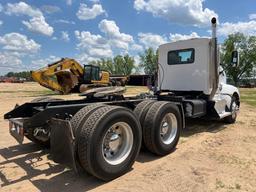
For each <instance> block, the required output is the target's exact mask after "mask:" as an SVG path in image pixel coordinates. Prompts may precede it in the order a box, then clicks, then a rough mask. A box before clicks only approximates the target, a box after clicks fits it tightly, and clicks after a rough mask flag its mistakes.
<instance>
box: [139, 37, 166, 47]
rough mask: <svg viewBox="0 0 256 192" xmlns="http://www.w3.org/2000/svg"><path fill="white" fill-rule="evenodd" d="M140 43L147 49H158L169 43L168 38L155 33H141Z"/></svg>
mask: <svg viewBox="0 0 256 192" xmlns="http://www.w3.org/2000/svg"><path fill="white" fill-rule="evenodd" d="M138 37H139V42H140V43H141V44H143V45H144V46H145V47H146V48H150V47H152V48H153V49H157V48H158V46H159V45H161V44H164V43H167V39H166V37H163V36H161V35H157V34H153V33H139V34H138Z"/></svg>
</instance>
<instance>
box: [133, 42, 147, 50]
mask: <svg viewBox="0 0 256 192" xmlns="http://www.w3.org/2000/svg"><path fill="white" fill-rule="evenodd" d="M131 49H132V50H134V51H138V52H142V51H143V50H144V48H143V46H142V45H139V44H136V43H134V44H132V46H131Z"/></svg>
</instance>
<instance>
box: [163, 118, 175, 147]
mask: <svg viewBox="0 0 256 192" xmlns="http://www.w3.org/2000/svg"><path fill="white" fill-rule="evenodd" d="M160 126H161V127H160V138H161V140H162V142H163V143H164V144H166V145H169V144H171V143H172V142H173V141H174V139H175V137H176V134H177V130H178V122H177V118H176V116H175V115H174V114H173V113H167V114H166V115H165V116H164V118H163V120H162V122H161V125H160Z"/></svg>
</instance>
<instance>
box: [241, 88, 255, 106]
mask: <svg viewBox="0 0 256 192" xmlns="http://www.w3.org/2000/svg"><path fill="white" fill-rule="evenodd" d="M240 94H241V101H242V102H245V103H247V104H249V105H252V106H256V89H255V88H242V89H240Z"/></svg>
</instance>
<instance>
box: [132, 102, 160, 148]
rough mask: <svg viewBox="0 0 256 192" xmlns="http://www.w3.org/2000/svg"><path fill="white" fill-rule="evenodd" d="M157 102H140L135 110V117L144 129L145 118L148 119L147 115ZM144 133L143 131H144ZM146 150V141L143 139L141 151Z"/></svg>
mask: <svg viewBox="0 0 256 192" xmlns="http://www.w3.org/2000/svg"><path fill="white" fill-rule="evenodd" d="M155 102H156V101H154V100H150V99H148V100H145V101H142V102H140V103H139V104H138V105H137V106H136V108H135V109H134V111H133V112H134V114H135V116H136V117H137V119H138V120H139V122H140V125H141V127H142V129H143V127H144V120H145V117H146V114H147V112H148V110H149V108H150V107H151V106H152V105H153V103H155ZM142 132H143V131H142ZM145 149H146V147H145V143H144V139H143V137H142V143H141V150H142V151H144V150H145Z"/></svg>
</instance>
